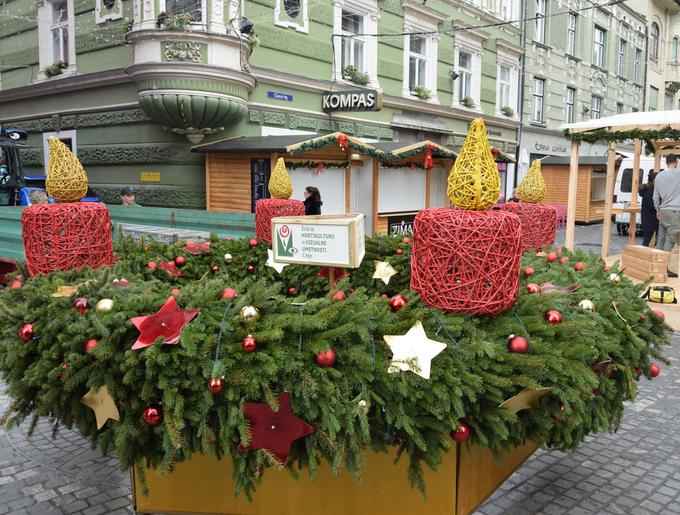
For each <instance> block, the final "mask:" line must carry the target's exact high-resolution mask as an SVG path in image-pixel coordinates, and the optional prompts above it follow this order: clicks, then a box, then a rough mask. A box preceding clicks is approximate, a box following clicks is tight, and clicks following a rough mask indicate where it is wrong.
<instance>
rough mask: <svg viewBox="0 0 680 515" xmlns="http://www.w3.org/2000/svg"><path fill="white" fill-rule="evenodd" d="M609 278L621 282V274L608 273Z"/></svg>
mask: <svg viewBox="0 0 680 515" xmlns="http://www.w3.org/2000/svg"><path fill="white" fill-rule="evenodd" d="M609 280H610V281H614V282H615V283H618V282H621V274H609Z"/></svg>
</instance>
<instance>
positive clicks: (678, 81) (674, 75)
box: [664, 61, 680, 94]
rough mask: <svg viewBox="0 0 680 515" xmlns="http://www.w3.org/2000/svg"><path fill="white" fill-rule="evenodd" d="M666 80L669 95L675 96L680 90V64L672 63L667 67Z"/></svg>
mask: <svg viewBox="0 0 680 515" xmlns="http://www.w3.org/2000/svg"><path fill="white" fill-rule="evenodd" d="M664 80H665V83H666V91H667V92H668V93H671V94H675V93H676V92H677V91H678V90H680V62H678V61H675V62H670V63H668V64H667V65H666V73H665V74H664Z"/></svg>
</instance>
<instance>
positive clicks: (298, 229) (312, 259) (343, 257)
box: [272, 213, 366, 268]
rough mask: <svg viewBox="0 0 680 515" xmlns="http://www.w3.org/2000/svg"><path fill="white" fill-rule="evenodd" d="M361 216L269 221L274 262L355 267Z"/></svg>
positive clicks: (359, 255) (359, 256)
mask: <svg viewBox="0 0 680 515" xmlns="http://www.w3.org/2000/svg"><path fill="white" fill-rule="evenodd" d="M364 237H365V233H364V215H363V214H361V213H359V214H356V213H349V214H345V215H315V216H282V217H277V218H272V250H273V251H274V261H275V262H278V263H297V264H303V265H318V266H337V267H343V268H357V267H358V266H359V265H360V264H361V260H362V259H363V258H364V254H365V253H366V248H365V245H364Z"/></svg>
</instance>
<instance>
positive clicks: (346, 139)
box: [288, 132, 384, 156]
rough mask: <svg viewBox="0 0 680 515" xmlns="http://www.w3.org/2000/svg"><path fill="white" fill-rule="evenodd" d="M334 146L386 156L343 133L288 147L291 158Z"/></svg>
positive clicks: (370, 154)
mask: <svg viewBox="0 0 680 515" xmlns="http://www.w3.org/2000/svg"><path fill="white" fill-rule="evenodd" d="M332 145H339V146H340V147H341V148H342V149H344V150H347V151H350V152H356V153H359V154H365V155H368V156H382V155H384V152H382V151H381V150H378V149H377V148H375V147H372V146H370V145H365V144H363V143H362V142H361V141H360V140H358V139H355V138H353V137H351V136H347V135H346V134H344V133H342V132H334V133H332V134H328V135H326V136H319V137H318V138H314V139H310V140H307V141H304V142H302V143H300V144H296V145H291V146H290V147H288V153H289V154H290V155H291V156H296V155H298V154H302V153H305V152H309V151H311V150H318V149H321V148H326V147H329V146H332Z"/></svg>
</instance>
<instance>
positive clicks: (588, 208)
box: [541, 156, 620, 223]
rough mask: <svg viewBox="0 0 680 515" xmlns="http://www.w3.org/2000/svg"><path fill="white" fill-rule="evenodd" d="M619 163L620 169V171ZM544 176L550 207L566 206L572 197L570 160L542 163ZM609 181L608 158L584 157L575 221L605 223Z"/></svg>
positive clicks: (545, 201) (556, 159)
mask: <svg viewBox="0 0 680 515" xmlns="http://www.w3.org/2000/svg"><path fill="white" fill-rule="evenodd" d="M618 162H620V159H619V160H618V161H617V168H618ZM541 172H542V174H543V180H544V181H545V199H544V200H543V202H544V203H545V204H550V205H557V206H559V205H563V206H566V205H567V198H568V195H569V189H568V177H569V158H568V157H561V156H560V157H557V156H550V157H546V158H544V159H543V160H542V161H541ZM606 179H607V158H606V157H605V156H593V157H590V156H589V157H583V158H581V159H580V160H579V165H578V182H577V185H576V214H575V221H576V222H581V223H593V222H601V221H602V220H603V219H604V204H605V192H606Z"/></svg>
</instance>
